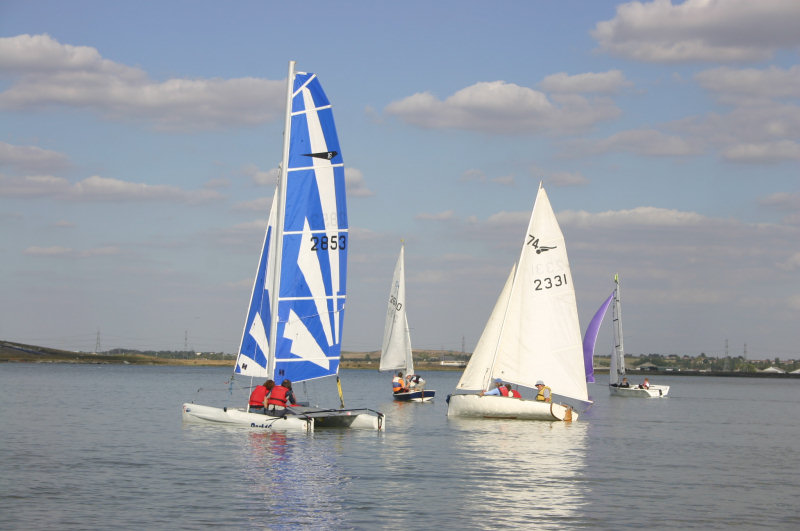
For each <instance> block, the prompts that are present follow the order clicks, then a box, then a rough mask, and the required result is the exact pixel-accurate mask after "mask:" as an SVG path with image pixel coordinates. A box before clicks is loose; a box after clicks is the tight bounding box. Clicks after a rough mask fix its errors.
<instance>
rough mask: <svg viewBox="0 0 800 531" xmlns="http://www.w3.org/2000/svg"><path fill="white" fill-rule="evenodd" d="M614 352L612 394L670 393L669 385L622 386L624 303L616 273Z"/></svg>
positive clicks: (654, 395)
mask: <svg viewBox="0 0 800 531" xmlns="http://www.w3.org/2000/svg"><path fill="white" fill-rule="evenodd" d="M614 286H615V287H614V293H612V295H613V296H614V352H613V353H612V354H611V364H610V367H609V370H608V379H609V382H608V389H609V391H610V392H611V396H626V397H635V398H660V397H665V396H667V394H668V393H669V386H668V385H650V386H649V387H647V388H644V387H642V386H640V385H636V386H630V387H622V385H623V381H622V380H623V378H625V348H624V347H623V344H622V304H621V302H620V295H619V275H614Z"/></svg>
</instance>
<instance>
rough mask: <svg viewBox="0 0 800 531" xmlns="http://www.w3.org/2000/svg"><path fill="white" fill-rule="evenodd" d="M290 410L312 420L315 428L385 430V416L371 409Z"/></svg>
mask: <svg viewBox="0 0 800 531" xmlns="http://www.w3.org/2000/svg"><path fill="white" fill-rule="evenodd" d="M291 410H292V411H293V412H294V413H296V414H299V415H302V416H304V417H308V418H311V419H313V420H314V427H315V428H333V429H343V428H344V429H348V428H349V429H354V430H376V431H383V430H384V429H386V416H385V415H384V414H383V413H380V412H378V411H374V410H372V409H322V408H314V407H303V406H295V407H292V408H291Z"/></svg>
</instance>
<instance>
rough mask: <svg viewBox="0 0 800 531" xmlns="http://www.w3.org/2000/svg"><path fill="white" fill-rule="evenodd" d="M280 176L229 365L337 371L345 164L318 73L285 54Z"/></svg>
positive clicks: (257, 370) (272, 372) (281, 374)
mask: <svg viewBox="0 0 800 531" xmlns="http://www.w3.org/2000/svg"><path fill="white" fill-rule="evenodd" d="M287 109H289V111H288V112H287V115H286V123H285V129H284V153H283V161H282V163H281V178H280V181H279V183H278V186H277V188H276V190H275V197H274V199H273V204H272V209H271V212H270V218H269V223H268V225H267V230H266V235H265V238H264V246H263V249H262V253H261V257H260V260H259V265H258V271H257V273H256V278H255V282H254V284H253V293H252V296H251V300H250V307H249V310H248V313H247V319H246V321H245V325H244V330H243V333H242V341H241V344H240V347H239V355H238V358H237V361H236V368H235V369H234V372H235V373H237V374H245V375H251V376H261V377H267V378H272V379H275V380H276V381H280V380H282V379H284V378H288V379H290V380H291V381H293V382H300V381H304V380H310V379H314V378H321V377H324V376H329V375H333V374H336V373H337V372H338V370H339V360H340V353H341V337H342V336H341V335H342V324H343V318H344V304H345V295H346V278H347V274H346V273H347V249H348V244H349V238H348V222H347V206H346V200H345V180H344V164H343V162H342V154H341V148H340V147H339V140H338V137H337V135H336V127H335V124H334V120H333V113H332V110H331V105H330V102H329V101H328V98H327V96H326V95H325V92H324V91H323V89H322V85H321V84H320V82H319V79H318V78H317V76H316V75H315V74H308V73H301V72H295V71H294V62H292V63H290V67H289V78H288V82H287Z"/></svg>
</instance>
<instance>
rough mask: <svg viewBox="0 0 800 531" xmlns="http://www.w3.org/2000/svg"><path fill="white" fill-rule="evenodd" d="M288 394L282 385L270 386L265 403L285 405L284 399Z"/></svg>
mask: <svg viewBox="0 0 800 531" xmlns="http://www.w3.org/2000/svg"><path fill="white" fill-rule="evenodd" d="M288 395H289V390H288V389H287V388H285V387H284V386H282V385H276V386H275V387H273V388H272V392H270V394H269V399H268V400H267V405H271V406H285V405H286V400H287V397H288Z"/></svg>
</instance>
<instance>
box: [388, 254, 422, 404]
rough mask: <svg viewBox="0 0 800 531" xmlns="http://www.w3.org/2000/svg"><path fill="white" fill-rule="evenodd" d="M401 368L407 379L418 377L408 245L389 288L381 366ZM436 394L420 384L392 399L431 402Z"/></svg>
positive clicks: (400, 257) (396, 267)
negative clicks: (410, 326)
mask: <svg viewBox="0 0 800 531" xmlns="http://www.w3.org/2000/svg"><path fill="white" fill-rule="evenodd" d="M397 369H403V370H404V371H405V373H403V374H404V375H405V378H408V377H409V376H412V377H413V376H416V375H414V359H413V357H412V355H411V334H410V332H409V329H408V316H407V315H406V275H405V244H403V245H402V246H401V247H400V256H398V257H397V263H396V264H395V266H394V275H393V276H392V287H391V289H390V290H389V305H388V308H387V310H386V322H385V326H384V329H383V345H382V346H381V362H380V366H379V368H378V370H380V371H389V370H391V371H394V370H397ZM401 372H402V371H401ZM435 395H436V391H434V390H433V389H425V388H424V384H420V383H417V384H415V386H414V388H412V389H410V390H408V391H401V392H396V393H392V398H394V399H395V400H396V401H398V402H428V401H430V400H433V397H434V396H435Z"/></svg>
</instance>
